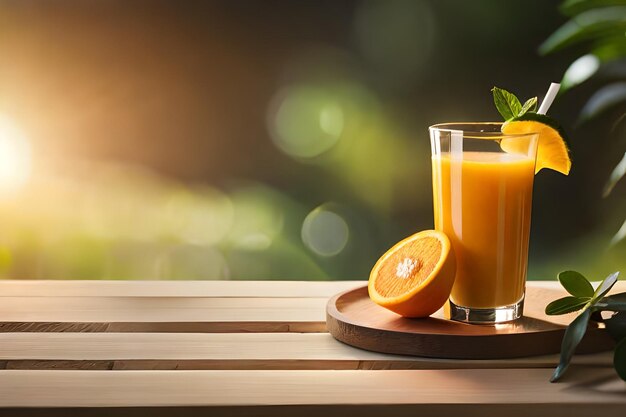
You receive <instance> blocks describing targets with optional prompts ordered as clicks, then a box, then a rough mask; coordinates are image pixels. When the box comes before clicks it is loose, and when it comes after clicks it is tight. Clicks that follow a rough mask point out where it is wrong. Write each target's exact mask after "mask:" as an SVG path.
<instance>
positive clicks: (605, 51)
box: [592, 35, 626, 63]
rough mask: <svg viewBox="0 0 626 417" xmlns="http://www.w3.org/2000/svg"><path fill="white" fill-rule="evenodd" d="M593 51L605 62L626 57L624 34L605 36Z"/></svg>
mask: <svg viewBox="0 0 626 417" xmlns="http://www.w3.org/2000/svg"><path fill="white" fill-rule="evenodd" d="M592 53H593V54H594V55H595V56H597V57H598V58H599V59H600V61H602V62H603V63H605V62H611V61H614V60H616V59H620V58H624V57H625V56H626V42H624V35H621V36H615V37H606V38H603V39H602V40H601V41H600V42H598V44H597V45H596V46H595V47H594V49H593V51H592Z"/></svg>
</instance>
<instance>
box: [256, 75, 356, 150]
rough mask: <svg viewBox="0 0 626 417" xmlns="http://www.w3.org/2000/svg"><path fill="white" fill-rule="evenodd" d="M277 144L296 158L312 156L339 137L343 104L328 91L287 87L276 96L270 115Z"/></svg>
mask: <svg viewBox="0 0 626 417" xmlns="http://www.w3.org/2000/svg"><path fill="white" fill-rule="evenodd" d="M268 124H269V130H270V133H271V137H272V139H273V141H274V143H275V144H276V146H277V147H278V148H279V149H280V150H282V151H283V152H285V153H286V154H287V155H290V156H293V157H296V158H313V157H315V156H318V155H320V154H322V153H324V152H326V151H328V150H329V149H330V148H332V147H333V146H334V145H335V144H336V143H337V141H338V140H339V139H340V137H341V134H342V132H343V126H344V112H343V110H342V108H341V104H340V103H339V102H338V101H337V100H336V99H335V98H334V97H333V96H332V94H330V93H329V92H327V91H324V90H322V89H320V88H316V87H314V86H307V85H294V86H290V87H286V88H284V89H283V90H282V91H280V92H278V94H277V95H276V96H275V97H274V98H273V100H272V103H271V105H270V111H269V115H268Z"/></svg>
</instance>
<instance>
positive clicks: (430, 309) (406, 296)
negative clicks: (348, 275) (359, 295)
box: [368, 230, 456, 317]
mask: <svg viewBox="0 0 626 417" xmlns="http://www.w3.org/2000/svg"><path fill="white" fill-rule="evenodd" d="M455 273H456V260H455V258H454V252H453V250H452V245H451V244H450V240H449V239H448V237H447V236H446V235H445V234H444V233H443V232H440V231H437V230H424V231H422V232H419V233H416V234H414V235H412V236H409V237H407V238H406V239H404V240H402V241H400V242H398V243H396V244H395V245H394V246H393V247H392V248H391V249H389V250H388V251H387V252H386V253H385V254H384V255H383V256H382V257H381V258H380V259H379V260H378V262H376V264H375V265H374V268H372V272H371V273H370V279H369V283H368V291H369V295H370V298H371V299H372V301H374V302H375V303H376V304H378V305H381V306H383V307H385V308H387V309H389V310H391V311H393V312H395V313H398V314H400V315H401V316H404V317H427V316H430V315H431V314H433V313H434V312H435V311H437V310H439V308H441V306H442V305H444V304H445V302H446V301H447V299H448V297H449V296H450V291H452V284H454V275H455Z"/></svg>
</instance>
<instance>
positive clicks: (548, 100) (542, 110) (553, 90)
mask: <svg viewBox="0 0 626 417" xmlns="http://www.w3.org/2000/svg"><path fill="white" fill-rule="evenodd" d="M559 88H561V84H559V83H552V84H550V88H548V92H547V93H546V96H545V97H544V98H543V101H542V102H541V106H540V107H539V110H538V111H537V113H539V114H546V113H547V112H548V109H549V108H550V106H551V105H552V102H553V101H554V98H555V97H556V95H557V94H558V92H559Z"/></svg>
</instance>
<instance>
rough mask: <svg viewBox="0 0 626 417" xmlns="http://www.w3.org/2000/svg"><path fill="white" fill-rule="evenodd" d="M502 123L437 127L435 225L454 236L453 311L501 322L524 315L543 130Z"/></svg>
mask: <svg viewBox="0 0 626 417" xmlns="http://www.w3.org/2000/svg"><path fill="white" fill-rule="evenodd" d="M501 127H502V123H444V124H438V125H434V126H431V127H430V129H429V130H430V141H431V147H432V170H433V201H434V211H435V228H436V229H437V230H440V231H443V232H444V233H445V234H446V235H447V236H448V237H449V238H450V241H451V242H452V246H453V249H454V252H455V256H456V263H457V272H456V277H455V281H454V286H453V288H452V293H451V294H450V316H451V318H452V319H453V320H459V321H464V322H469V323H500V322H506V321H511V320H515V319H517V318H519V317H521V316H522V311H523V307H524V292H525V285H526V270H527V265H528V242H529V238H530V212H531V206H532V193H533V180H534V177H535V161H536V154H537V142H538V134H535V133H531V134H520V135H504V134H503V133H502V132H501Z"/></svg>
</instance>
